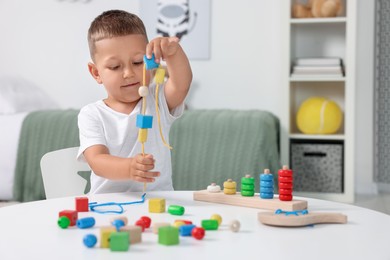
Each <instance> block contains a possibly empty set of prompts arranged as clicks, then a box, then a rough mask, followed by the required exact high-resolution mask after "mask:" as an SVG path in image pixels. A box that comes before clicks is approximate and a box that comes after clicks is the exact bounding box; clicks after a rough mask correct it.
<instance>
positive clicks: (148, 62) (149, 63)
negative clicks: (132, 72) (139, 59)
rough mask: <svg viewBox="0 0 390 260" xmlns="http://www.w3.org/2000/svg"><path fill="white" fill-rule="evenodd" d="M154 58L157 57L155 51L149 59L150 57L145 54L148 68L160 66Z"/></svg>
mask: <svg viewBox="0 0 390 260" xmlns="http://www.w3.org/2000/svg"><path fill="white" fill-rule="evenodd" d="M154 59H155V57H154V53H152V57H151V58H150V59H148V57H146V55H144V62H145V65H146V69H147V70H151V69H155V68H158V63H157V62H155V61H154Z"/></svg>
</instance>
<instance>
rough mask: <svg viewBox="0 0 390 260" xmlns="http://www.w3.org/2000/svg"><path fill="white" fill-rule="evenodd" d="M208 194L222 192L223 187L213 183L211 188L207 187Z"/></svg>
mask: <svg viewBox="0 0 390 260" xmlns="http://www.w3.org/2000/svg"><path fill="white" fill-rule="evenodd" d="M207 191H208V192H220V191H221V186H219V185H217V184H216V183H214V182H213V183H211V184H210V185H209V186H207Z"/></svg>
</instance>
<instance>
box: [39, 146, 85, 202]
mask: <svg viewBox="0 0 390 260" xmlns="http://www.w3.org/2000/svg"><path fill="white" fill-rule="evenodd" d="M77 152H78V147H71V148H65V149H61V150H57V151H52V152H49V153H46V154H45V155H44V156H43V157H42V159H41V172H42V179H43V185H44V188H45V194H46V199H51V198H59V197H66V196H78V195H84V190H85V187H86V185H87V180H86V179H84V178H83V177H81V176H80V175H79V174H77V173H78V172H79V171H89V170H90V168H89V166H88V164H86V163H82V162H79V161H77V160H76V156H77Z"/></svg>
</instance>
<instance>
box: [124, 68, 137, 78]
mask: <svg viewBox="0 0 390 260" xmlns="http://www.w3.org/2000/svg"><path fill="white" fill-rule="evenodd" d="M134 74H135V73H134V70H133V68H132V67H131V66H128V67H126V68H125V70H124V71H123V78H130V77H132V76H134Z"/></svg>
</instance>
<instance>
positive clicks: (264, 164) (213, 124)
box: [170, 110, 280, 192]
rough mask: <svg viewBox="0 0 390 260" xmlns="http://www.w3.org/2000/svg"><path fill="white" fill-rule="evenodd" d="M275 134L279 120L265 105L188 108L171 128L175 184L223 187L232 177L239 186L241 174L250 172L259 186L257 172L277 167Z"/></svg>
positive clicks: (196, 187) (195, 187) (181, 187)
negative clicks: (206, 108)
mask: <svg viewBox="0 0 390 260" xmlns="http://www.w3.org/2000/svg"><path fill="white" fill-rule="evenodd" d="M278 136H279V120H278V119H277V118H276V117H275V116H274V115H273V114H271V113H269V112H266V111H259V110H249V111H248V110H247V111H244V110H241V111H237V110H194V111H186V112H185V113H184V115H183V116H182V117H181V118H180V119H178V120H177V121H176V122H175V123H174V124H173V126H172V129H171V132H170V142H171V145H172V146H173V150H172V172H173V184H174V188H175V189H177V190H200V189H206V187H207V186H208V185H210V183H212V182H215V183H217V184H219V185H220V186H221V187H223V186H222V185H223V182H224V181H226V180H227V179H228V178H231V179H233V180H234V181H236V182H237V185H238V186H237V188H238V189H237V190H240V184H241V177H244V176H245V175H246V174H250V175H251V176H253V177H255V187H256V192H258V191H259V173H262V172H263V171H264V169H265V168H268V169H270V170H271V173H277V170H278V169H280V162H279V144H278ZM275 177H276V174H275Z"/></svg>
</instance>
